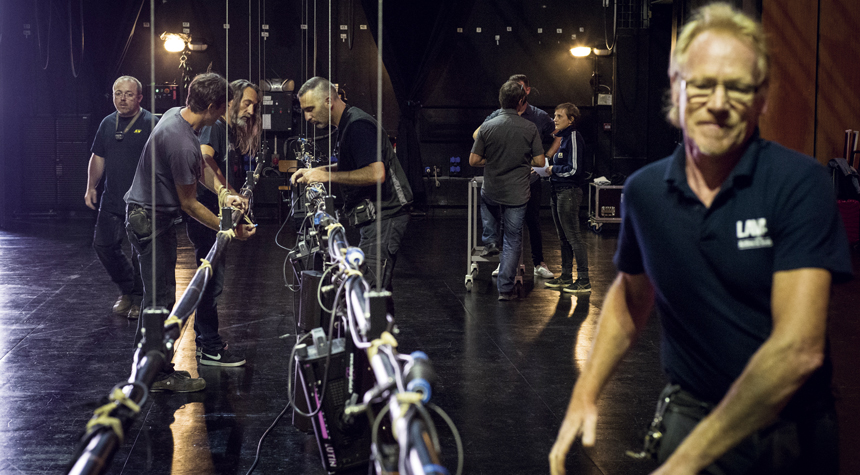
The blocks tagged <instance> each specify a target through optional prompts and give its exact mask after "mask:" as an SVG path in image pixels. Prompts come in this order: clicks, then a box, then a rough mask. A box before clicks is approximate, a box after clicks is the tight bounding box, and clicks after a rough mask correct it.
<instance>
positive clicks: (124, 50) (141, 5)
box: [113, 0, 147, 77]
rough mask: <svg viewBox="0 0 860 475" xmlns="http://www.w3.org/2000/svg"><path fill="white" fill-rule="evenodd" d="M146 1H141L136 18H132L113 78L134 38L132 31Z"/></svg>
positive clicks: (117, 73) (116, 74) (117, 72)
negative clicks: (132, 22) (129, 30)
mask: <svg viewBox="0 0 860 475" xmlns="http://www.w3.org/2000/svg"><path fill="white" fill-rule="evenodd" d="M146 2H147V0H141V2H140V8H138V9H137V16H136V17H134V24H133V25H131V32H129V34H128V38H127V39H126V40H125V46H124V47H123V49H122V54H121V55H120V57H119V61H118V62H117V63H116V69H115V70H114V73H113V75H114V77H117V76H118V75H119V70H120V69H121V68H122V63H123V61H125V55H126V54H127V53H128V48H129V46H131V40H132V38H134V30H135V29H136V28H137V21H138V20H139V19H140V13H141V12H142V11H143V6H144V5H145V4H146Z"/></svg>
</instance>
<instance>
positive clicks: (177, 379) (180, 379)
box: [149, 371, 206, 393]
mask: <svg viewBox="0 0 860 475" xmlns="http://www.w3.org/2000/svg"><path fill="white" fill-rule="evenodd" d="M204 389H206V380H204V379H203V378H192V377H191V375H189V374H188V372H186V371H174V372H172V373H170V374H169V375H167V376H166V377H165V378H164V379H161V380H159V381H156V382H154V383H152V387H151V388H149V390H150V391H154V392H158V391H173V392H175V393H193V392H197V391H202V390H204Z"/></svg>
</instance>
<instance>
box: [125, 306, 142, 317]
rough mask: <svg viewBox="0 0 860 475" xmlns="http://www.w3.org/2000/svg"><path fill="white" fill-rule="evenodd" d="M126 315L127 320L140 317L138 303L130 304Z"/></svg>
mask: <svg viewBox="0 0 860 475" xmlns="http://www.w3.org/2000/svg"><path fill="white" fill-rule="evenodd" d="M127 316H128V319H129V320H137V319H138V318H140V305H132V306H131V307H129V309H128V315H127Z"/></svg>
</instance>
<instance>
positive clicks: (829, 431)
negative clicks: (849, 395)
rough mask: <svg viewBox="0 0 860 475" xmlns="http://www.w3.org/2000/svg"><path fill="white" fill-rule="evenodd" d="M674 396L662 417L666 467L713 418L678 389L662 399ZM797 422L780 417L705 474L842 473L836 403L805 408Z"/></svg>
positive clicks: (661, 452) (828, 399)
mask: <svg viewBox="0 0 860 475" xmlns="http://www.w3.org/2000/svg"><path fill="white" fill-rule="evenodd" d="M672 391H675V393H674V394H672V395H670V396H669V397H670V398H671V402H669V404H668V406H667V407H666V412H665V413H664V415H663V425H664V430H663V437H662V439H661V442H660V447H659V450H658V452H657V460H658V461H659V462H660V463H661V464H662V463H663V462H665V461H666V459H668V458H669V456H670V455H672V453H673V452H674V451H675V449H676V448H678V446H679V445H680V444H681V442H683V441H684V439H685V438H686V437H687V435H688V434H689V433H690V432H692V430H693V429H694V428H695V427H696V425H697V424H698V423H699V421H701V420H702V419H703V418H705V416H707V415H708V413H710V410H711V407H712V406H711V405H709V404H707V403H703V402H701V401H699V400H697V399H696V398H695V397H694V396H693V395H691V394H690V393H688V392H686V391H683V390H679V389H678V388H677V386H672V385H670V386H667V387H666V389H664V390H663V393H662V394H661V395H660V400H662V399H663V398H664V397H666V396H667V395H669V394H670V393H671V392H672ZM803 411H804V414H802V415H799V416H797V417H792V419H790V420H789V419H786V418H782V417H780V418H779V419H778V420H777V421H776V422H775V423H773V424H772V425H771V426H769V427H766V428H764V429H761V430H759V431H758V432H756V433H754V434H752V435H751V436H749V437H747V438H746V439H744V440H742V441H741V442H740V443H739V444H738V445H736V446H735V447H734V448H732V449H731V450H729V451H728V452H726V453H725V454H724V455H723V456H722V457H720V458H719V459H717V461H716V462H715V463H713V464H712V465H710V466H709V467H707V468H706V469H705V470H703V471H702V472H700V473H704V474H708V475H736V474H749V475H759V474H768V475H774V474H779V475H808V474H812V473H814V474H816V475H836V474H837V473H838V472H839V437H838V429H837V423H836V409H835V407H834V405H833V398H832V397H830V396H826V397H822V398H821V400H820V401H817V402H815V403H812V404H811V405H810V406H808V407H804V408H803Z"/></svg>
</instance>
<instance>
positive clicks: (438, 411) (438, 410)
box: [427, 402, 464, 475]
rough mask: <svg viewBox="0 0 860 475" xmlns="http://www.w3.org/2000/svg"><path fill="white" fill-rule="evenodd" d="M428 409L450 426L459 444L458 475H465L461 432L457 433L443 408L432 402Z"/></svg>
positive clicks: (428, 404)
mask: <svg viewBox="0 0 860 475" xmlns="http://www.w3.org/2000/svg"><path fill="white" fill-rule="evenodd" d="M427 407H428V408H430V409H432V410H433V411H435V412H436V414H439V416H440V417H441V418H442V419H444V420H445V423H446V424H448V427H449V428H450V429H451V433H452V434H453V435H454V442H455V443H456V444H457V475H462V473H463V458H464V453H463V440H462V439H461V438H460V432H458V431H457V426H455V425H454V421H453V420H451V418H450V417H449V416H448V414H447V413H446V412H445V411H443V410H442V408H441V407H439V406H437V405H435V404H433V403H432V402H428V403H427Z"/></svg>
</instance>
